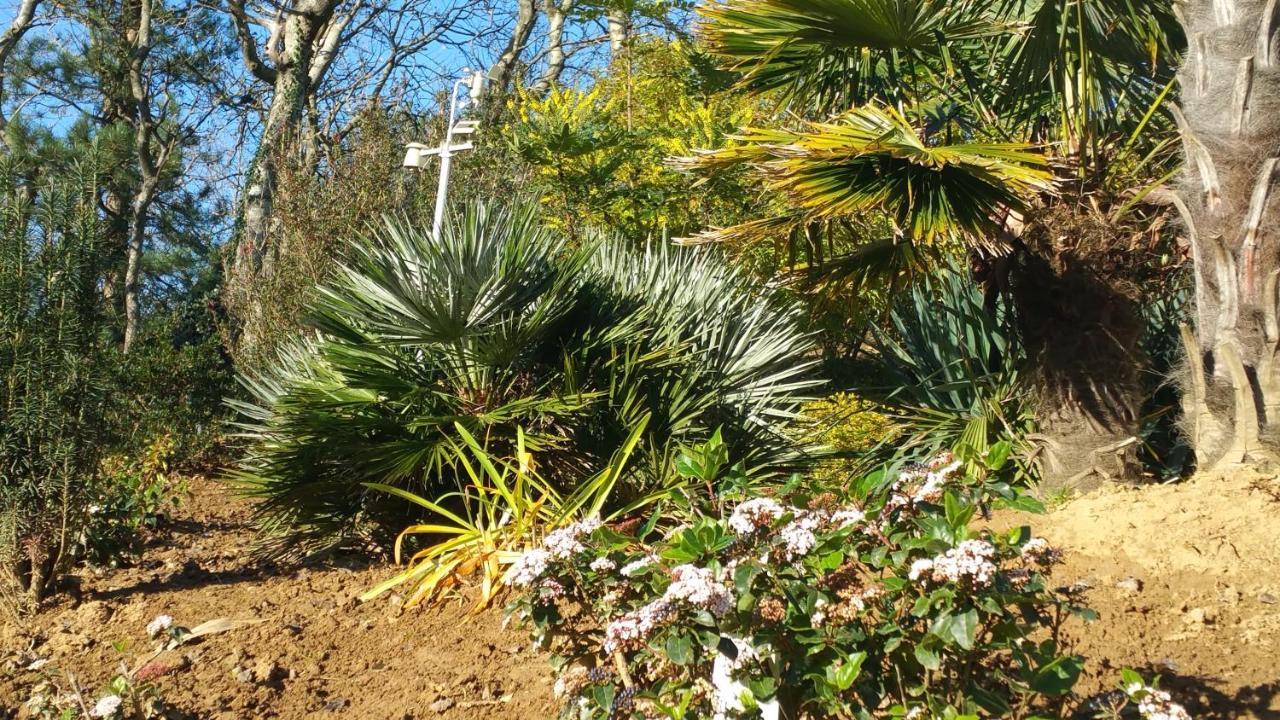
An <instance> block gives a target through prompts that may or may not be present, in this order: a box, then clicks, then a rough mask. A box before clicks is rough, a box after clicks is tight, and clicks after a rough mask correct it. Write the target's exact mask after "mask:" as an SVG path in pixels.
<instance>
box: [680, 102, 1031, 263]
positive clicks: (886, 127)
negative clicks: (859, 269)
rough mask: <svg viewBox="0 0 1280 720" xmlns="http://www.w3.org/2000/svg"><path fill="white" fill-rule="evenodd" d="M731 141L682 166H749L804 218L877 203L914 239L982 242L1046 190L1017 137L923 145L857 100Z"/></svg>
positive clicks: (899, 120)
mask: <svg viewBox="0 0 1280 720" xmlns="http://www.w3.org/2000/svg"><path fill="white" fill-rule="evenodd" d="M737 139H738V140H739V141H740V143H741V144H740V145H736V146H734V147H730V148H727V149H724V150H720V151H716V152H712V153H706V154H703V155H700V156H697V157H694V158H688V159H686V160H685V161H684V162H683V167H685V168H692V169H707V168H711V169H714V168H716V167H720V166H724V165H726V164H744V163H745V164H748V165H751V166H753V167H755V168H757V169H758V170H759V171H760V172H761V173H762V175H763V176H764V179H765V182H766V184H767V185H768V186H770V187H771V188H773V189H775V190H779V191H781V192H783V193H785V194H786V195H787V196H788V197H790V198H791V200H792V202H794V203H795V204H796V205H797V206H798V207H799V208H802V209H803V210H805V211H806V212H807V214H808V215H809V216H810V217H811V218H817V219H822V218H832V217H842V216H851V215H856V214H858V213H864V212H869V211H873V210H880V211H884V212H886V213H887V214H888V215H889V216H890V217H891V218H892V219H893V222H894V223H895V226H896V228H897V231H898V233H899V234H900V235H901V236H902V237H904V238H906V239H908V240H910V241H912V242H915V243H918V244H931V243H937V242H943V241H948V240H958V239H959V240H963V241H965V242H967V243H969V244H973V245H980V246H984V245H985V246H992V247H994V242H993V240H992V235H993V232H994V228H995V227H996V224H997V223H998V219H999V218H1000V217H1002V216H1003V215H1004V214H1005V213H1007V212H1008V211H1009V210H1010V209H1016V208H1019V207H1021V206H1022V204H1023V202H1024V199H1025V198H1026V197H1027V196H1028V195H1030V194H1032V193H1040V192H1049V191H1051V190H1052V185H1051V179H1050V174H1049V172H1048V171H1047V169H1046V167H1045V163H1044V160H1043V158H1042V157H1041V156H1040V155H1039V154H1037V153H1035V152H1033V149H1032V147H1031V146H1029V145H1025V144H1019V143H981V142H963V143H955V144H929V143H926V142H925V141H924V139H922V138H921V136H920V135H919V133H917V131H916V130H915V129H914V128H913V127H912V126H911V125H910V123H909V122H908V121H907V120H906V118H904V117H903V116H902V115H901V114H900V113H898V112H897V111H896V110H894V109H892V108H886V107H879V106H871V105H869V106H865V107H862V108H859V109H857V110H854V111H852V112H850V113H848V114H847V115H845V116H843V117H841V118H840V119H839V121H837V122H832V123H810V124H808V125H806V127H805V129H804V130H802V131H796V132H793V131H787V130H763V129H748V130H747V131H746V132H744V134H743V135H742V136H740V137H739V138H737Z"/></svg>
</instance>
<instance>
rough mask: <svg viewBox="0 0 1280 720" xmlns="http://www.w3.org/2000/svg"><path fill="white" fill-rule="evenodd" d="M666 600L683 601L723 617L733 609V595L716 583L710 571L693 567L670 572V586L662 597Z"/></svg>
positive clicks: (722, 585)
mask: <svg viewBox="0 0 1280 720" xmlns="http://www.w3.org/2000/svg"><path fill="white" fill-rule="evenodd" d="M663 597H664V598H666V599H667V600H683V601H684V602H687V603H689V604H690V605H695V606H697V607H702V608H706V609H708V610H710V611H711V613H712V614H713V615H723V614H725V613H727V612H729V610H730V609H731V608H732V607H733V595H732V594H731V593H730V592H729V588H728V587H726V586H725V585H724V584H723V583H720V582H717V581H716V579H715V576H713V575H712V574H711V571H710V570H707V569H706V568H700V567H697V566H695V565H678V566H676V567H675V568H672V570H671V584H670V585H668V586H667V592H666V593H665V594H664V595H663Z"/></svg>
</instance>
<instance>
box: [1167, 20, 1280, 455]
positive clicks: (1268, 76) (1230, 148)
mask: <svg viewBox="0 0 1280 720" xmlns="http://www.w3.org/2000/svg"><path fill="white" fill-rule="evenodd" d="M1182 12H1183V16H1182V18H1181V19H1182V22H1183V26H1184V27H1185V28H1186V34H1187V40H1188V49H1187V56H1186V59H1185V61H1184V63H1183V67H1182V70H1181V73H1180V81H1181V84H1182V107H1181V110H1180V111H1178V112H1176V113H1175V114H1176V117H1177V120H1178V123H1179V125H1180V128H1181V131H1182V137H1183V146H1184V151H1185V154H1186V163H1185V170H1184V172H1183V176H1182V184H1181V187H1180V189H1179V190H1178V192H1177V193H1175V196H1174V198H1173V202H1174V204H1175V205H1176V206H1177V207H1178V210H1179V211H1180V213H1181V215H1182V218H1183V222H1184V225H1185V232H1186V234H1187V237H1188V239H1189V240H1190V241H1191V248H1192V253H1193V261H1194V263H1195V295H1196V316H1195V319H1194V320H1195V327H1194V328H1191V327H1185V328H1184V329H1183V340H1184V342H1185V344H1186V349H1187V363H1186V365H1187V376H1188V377H1187V392H1186V394H1185V397H1186V400H1185V404H1186V411H1187V412H1186V421H1187V425H1188V428H1187V429H1188V434H1189V436H1190V438H1191V441H1192V444H1193V447H1194V448H1195V452H1196V457H1197V461H1198V463H1199V465H1200V467H1201V468H1202V469H1222V468H1225V467H1231V466H1238V465H1255V466H1259V465H1263V464H1266V463H1270V462H1272V461H1274V460H1275V458H1276V456H1277V455H1276V451H1277V449H1278V448H1280V365H1278V364H1277V349H1278V348H1280V320H1278V317H1280V312H1278V310H1277V294H1276V291H1277V278H1280V229H1277V226H1276V220H1277V217H1278V216H1277V215H1276V213H1277V212H1280V208H1277V207H1275V206H1276V204H1277V198H1276V195H1275V193H1274V192H1273V190H1274V184H1275V175H1276V170H1277V161H1278V160H1280V92H1277V91H1278V90H1280V67H1277V53H1276V44H1277V43H1276V40H1277V38H1276V29H1277V15H1278V13H1280V3H1277V0H1190V2H1187V3H1186V4H1185V5H1184V6H1183V7H1182Z"/></svg>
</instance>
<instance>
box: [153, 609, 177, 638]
mask: <svg viewBox="0 0 1280 720" xmlns="http://www.w3.org/2000/svg"><path fill="white" fill-rule="evenodd" d="M172 626H173V617H171V616H169V615H157V616H156V618H155V619H154V620H152V621H151V622H149V623H147V637H150V638H155V637H159V636H160V634H161V633H163V632H164V631H165V630H168V629H169V628H170V627H172Z"/></svg>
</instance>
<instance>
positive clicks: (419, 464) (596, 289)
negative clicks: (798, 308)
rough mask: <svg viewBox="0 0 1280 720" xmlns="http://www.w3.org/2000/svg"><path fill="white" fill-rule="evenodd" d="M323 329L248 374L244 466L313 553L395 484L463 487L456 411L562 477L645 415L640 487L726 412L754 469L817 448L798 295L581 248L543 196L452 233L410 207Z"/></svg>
mask: <svg viewBox="0 0 1280 720" xmlns="http://www.w3.org/2000/svg"><path fill="white" fill-rule="evenodd" d="M313 313H314V319H313V321H312V322H313V326H314V328H315V331H316V332H315V334H314V335H310V336H308V337H307V338H306V339H305V340H303V341H300V342H298V343H297V344H295V345H293V346H291V347H289V348H288V349H287V350H286V351H285V352H284V353H282V355H281V357H280V360H279V362H278V363H276V364H275V366H274V367H273V368H271V369H270V370H269V371H267V372H265V373H263V374H260V375H249V376H246V377H245V379H244V380H245V385H246V387H247V388H248V389H249V390H250V391H251V392H252V394H253V401H252V402H248V403H244V404H241V405H240V408H241V410H242V411H243V412H244V414H245V415H246V418H247V420H246V425H245V427H246V431H247V434H248V436H249V438H250V439H251V440H252V441H253V446H252V448H251V450H250V452H249V453H248V455H247V457H246V459H245V460H244V462H243V464H242V466H241V470H240V471H239V472H238V473H236V474H235V476H234V477H235V479H236V480H237V481H239V482H240V483H242V484H244V485H246V486H247V487H248V488H249V489H250V491H251V492H252V493H253V494H254V495H255V496H257V497H259V498H261V500H262V505H261V509H262V512H263V513H264V515H265V516H266V519H267V523H268V525H269V527H271V528H272V529H274V530H277V531H280V532H284V533H287V534H288V538H289V542H288V543H287V544H284V545H281V548H282V549H287V550H289V551H294V552H296V551H297V550H299V549H300V548H306V547H314V546H315V545H316V544H317V543H326V542H332V541H334V540H336V539H339V538H341V537H343V536H344V535H347V534H349V533H351V532H353V531H355V530H356V529H357V528H358V526H359V524H360V521H361V520H365V519H368V518H369V515H370V514H372V517H373V518H374V519H376V518H377V517H378V516H379V515H383V517H385V507H380V506H385V504H386V503H385V502H384V501H380V499H381V494H380V493H379V494H371V491H370V490H368V489H367V488H366V487H364V485H362V483H365V482H381V483H386V484H389V485H393V486H398V487H402V488H405V489H410V490H413V491H415V492H423V491H426V492H428V493H433V492H435V491H438V490H440V489H442V488H445V487H447V486H448V485H449V484H450V483H451V477H452V475H453V473H456V472H457V469H456V467H455V464H456V463H455V458H456V454H455V453H454V451H453V447H452V442H451V438H452V436H453V431H454V425H455V423H460V424H461V425H462V426H463V427H464V428H465V429H466V431H467V432H469V433H470V434H472V435H474V436H475V437H478V438H482V439H483V440H484V442H485V443H486V445H487V447H488V448H489V449H490V450H491V451H492V452H496V453H498V454H500V455H507V454H510V452H511V450H512V448H513V447H514V444H515V441H516V438H517V434H518V432H520V431H523V441H524V442H525V443H526V444H527V445H528V447H529V449H530V450H531V451H532V452H534V453H537V455H538V458H539V463H540V464H541V466H542V468H543V473H544V475H545V476H546V477H547V478H548V479H549V480H550V481H551V482H553V483H554V484H557V485H559V486H561V487H565V486H566V485H569V484H572V483H573V482H575V481H576V479H577V478H580V477H581V476H582V473H583V471H584V470H586V471H590V470H592V469H597V468H601V467H603V465H604V463H605V462H607V461H608V459H609V458H610V457H611V456H612V455H613V454H614V452H615V451H617V449H618V448H620V447H621V446H622V444H623V442H624V441H625V440H626V439H627V438H628V437H629V436H630V434H631V432H632V429H633V428H634V427H635V426H636V425H637V424H638V423H639V422H641V420H642V419H644V418H645V417H647V418H648V421H647V428H646V430H645V433H644V435H643V437H642V438H641V441H640V446H639V448H638V449H637V452H636V460H635V462H634V464H633V466H631V467H630V468H629V469H628V473H627V477H626V480H625V482H624V483H623V485H624V487H625V488H626V490H624V491H623V492H622V495H623V496H624V497H625V496H632V497H634V496H636V495H638V494H643V493H644V492H646V491H647V490H648V489H652V488H655V487H661V486H662V485H663V484H664V482H665V479H666V478H667V477H668V476H669V468H670V465H671V463H670V461H671V458H672V454H673V452H674V450H675V448H676V446H677V444H678V443H680V442H692V441H696V440H698V439H699V438H702V437H706V436H707V435H709V434H710V433H711V432H712V431H714V430H715V429H716V428H718V427H722V426H723V427H724V432H725V433H726V437H727V438H731V439H732V441H733V444H734V447H735V448H736V449H737V452H738V453H739V455H738V456H737V457H736V458H735V459H736V460H739V461H741V462H744V463H746V464H747V465H748V466H752V467H760V468H784V467H787V466H788V465H790V464H794V463H796V462H798V461H800V460H801V459H802V458H801V457H800V455H799V454H798V452H797V448H795V447H794V444H793V442H792V441H791V440H790V439H788V437H787V436H786V435H785V434H784V433H782V432H781V428H782V426H783V425H785V423H786V422H787V421H788V420H789V419H790V418H791V415H792V413H793V411H794V410H795V409H796V407H797V405H798V404H799V402H800V401H801V399H802V397H801V392H802V391H803V390H805V389H806V388H808V387H810V386H811V385H812V384H813V381H812V380H811V379H810V378H809V377H808V370H809V369H810V367H811V365H812V361H811V360H810V359H809V358H808V357H807V354H808V352H809V349H810V348H811V346H812V343H811V340H810V339H809V337H808V336H806V335H805V334H803V333H802V332H801V331H800V330H799V329H798V328H797V325H796V320H795V311H794V309H793V308H791V307H790V306H788V305H786V304H785V303H782V302H780V301H776V300H771V299H769V298H767V297H762V296H760V295H758V294H757V293H755V292H753V291H752V289H751V287H750V284H749V281H748V280H747V279H746V278H744V277H743V276H742V275H740V274H739V273H737V272H736V271H734V270H732V269H731V268H729V267H726V266H725V265H723V264H721V263H720V262H719V261H718V260H716V258H714V257H713V256H711V255H709V254H707V253H699V252H693V251H684V252H681V251H678V250H674V249H670V248H667V247H665V246H650V247H646V248H644V249H635V248H634V247H632V246H631V245H629V244H628V243H626V242H625V241H621V240H619V239H615V238H612V237H592V238H584V239H580V241H579V242H578V243H576V244H573V245H570V244H569V243H568V242H567V241H566V238H565V237H564V236H563V235H562V234H561V233H559V232H557V231H555V230H552V229H549V228H547V227H545V226H543V225H541V224H540V223H539V222H538V219H537V214H536V209H535V208H533V207H530V206H519V207H517V208H515V209H513V210H501V209H494V208H489V207H485V206H473V207H471V208H470V209H469V210H468V212H467V213H466V214H465V215H463V216H461V217H458V218H456V222H454V223H452V224H451V225H450V226H448V229H447V230H446V231H445V232H444V233H443V234H442V236H441V237H440V238H434V237H431V236H430V235H429V234H428V233H425V232H423V231H422V230H421V229H420V227H419V226H418V225H417V224H416V223H413V222H411V221H408V220H393V221H389V222H388V223H387V225H386V226H385V228H384V229H383V230H382V231H381V232H379V233H376V234H374V235H372V236H371V237H369V238H367V239H366V241H365V242H364V244H362V245H360V246H359V247H357V248H356V249H355V250H354V257H353V259H352V260H351V261H350V262H349V263H348V264H347V265H346V266H345V267H344V268H343V269H342V270H341V272H340V273H339V276H338V278H337V279H336V280H335V281H334V282H333V283H332V284H330V285H329V286H327V287H325V288H323V289H322V290H321V292H320V298H319V300H318V301H317V302H316V303H315V304H314V306H313Z"/></svg>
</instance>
